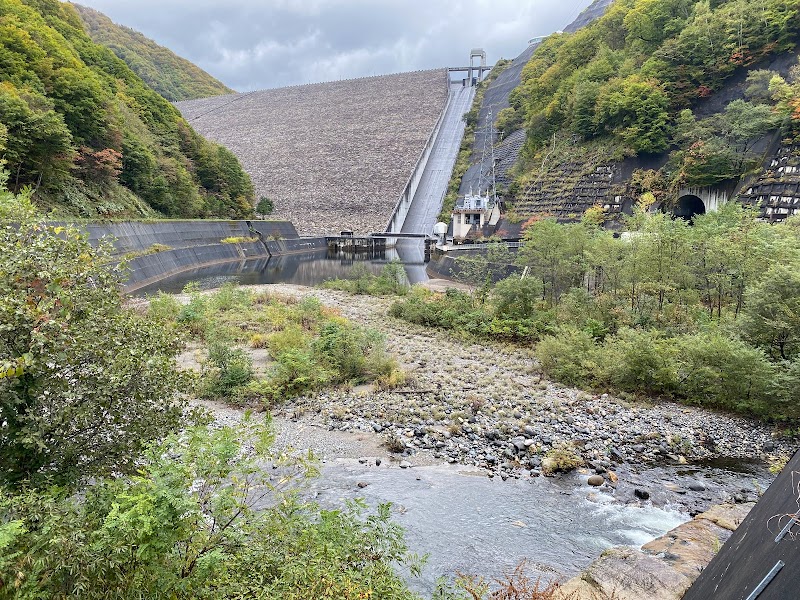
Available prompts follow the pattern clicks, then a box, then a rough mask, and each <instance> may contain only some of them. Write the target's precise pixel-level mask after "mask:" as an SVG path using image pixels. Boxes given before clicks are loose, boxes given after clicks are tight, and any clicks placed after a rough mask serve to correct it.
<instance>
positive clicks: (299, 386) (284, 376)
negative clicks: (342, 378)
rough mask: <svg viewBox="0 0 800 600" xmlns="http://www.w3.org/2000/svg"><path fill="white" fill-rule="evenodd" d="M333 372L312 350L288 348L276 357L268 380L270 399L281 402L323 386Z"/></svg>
mask: <svg viewBox="0 0 800 600" xmlns="http://www.w3.org/2000/svg"><path fill="white" fill-rule="evenodd" d="M331 378H332V377H331V374H330V372H329V371H327V370H326V369H324V368H323V367H322V365H320V364H319V363H318V362H317V361H316V360H315V359H314V354H313V353H312V352H311V351H310V350H300V349H297V348H292V349H288V350H286V351H284V352H282V353H281V354H279V355H278V356H277V357H276V364H275V365H274V367H273V368H272V371H271V372H270V374H269V378H268V380H267V382H268V386H265V391H266V389H267V387H269V388H271V389H270V391H269V395H270V399H271V401H272V402H280V401H283V400H287V399H289V398H294V397H296V396H300V395H302V394H304V393H306V392H308V391H310V390H314V389H317V388H319V387H322V386H323V385H325V384H326V383H328V382H329V381H330V380H331Z"/></svg>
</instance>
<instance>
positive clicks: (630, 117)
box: [597, 75, 670, 153]
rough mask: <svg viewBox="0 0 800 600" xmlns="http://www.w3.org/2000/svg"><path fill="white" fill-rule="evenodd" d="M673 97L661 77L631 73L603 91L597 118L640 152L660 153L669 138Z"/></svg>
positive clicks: (629, 145) (599, 99) (609, 84)
mask: <svg viewBox="0 0 800 600" xmlns="http://www.w3.org/2000/svg"><path fill="white" fill-rule="evenodd" d="M668 108H669V97H668V96H667V94H666V93H665V92H664V90H663V89H662V86H661V84H660V83H659V82H658V81H657V80H653V79H650V80H648V79H644V78H642V77H641V76H640V75H631V76H629V77H626V78H625V79H622V80H619V79H617V80H611V81H610V82H609V83H608V84H606V86H604V87H603V89H602V90H601V91H600V93H599V97H598V100H597V119H598V121H599V122H600V123H601V124H602V126H603V127H604V128H605V130H606V131H608V132H612V133H614V134H616V135H618V136H619V137H620V139H621V140H622V141H623V142H624V143H625V144H626V145H627V146H628V147H630V148H633V149H634V150H635V151H636V152H637V153H638V152H660V151H662V150H664V148H666V146H667V141H668V140H669V124H670V118H669V113H668V110H667V109H668Z"/></svg>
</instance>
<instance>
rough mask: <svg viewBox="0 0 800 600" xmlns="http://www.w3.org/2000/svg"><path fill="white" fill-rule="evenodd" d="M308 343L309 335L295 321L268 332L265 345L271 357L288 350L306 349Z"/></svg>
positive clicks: (309, 340)
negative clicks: (279, 329)
mask: <svg viewBox="0 0 800 600" xmlns="http://www.w3.org/2000/svg"><path fill="white" fill-rule="evenodd" d="M310 344H311V338H310V336H309V335H308V333H307V332H306V331H305V330H304V329H303V328H302V327H300V325H298V324H296V323H290V324H288V325H287V326H286V327H284V329H282V330H281V331H276V332H275V333H272V334H270V336H269V337H268V338H267V347H268V348H269V351H270V354H272V356H273V357H278V356H280V355H281V354H283V353H284V352H286V351H288V350H303V349H308V348H309V346H310Z"/></svg>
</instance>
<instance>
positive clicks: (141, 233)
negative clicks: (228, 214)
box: [79, 220, 326, 292]
mask: <svg viewBox="0 0 800 600" xmlns="http://www.w3.org/2000/svg"><path fill="white" fill-rule="evenodd" d="M79 227H80V228H81V229H83V230H84V231H85V232H86V233H87V235H88V237H89V241H90V242H91V243H92V245H99V244H100V243H101V242H107V243H109V244H111V246H112V249H111V251H112V254H113V255H114V256H115V257H116V258H118V259H119V260H120V261H121V260H123V259H124V260H125V261H126V263H127V268H128V273H129V275H128V279H127V281H126V283H125V286H124V289H125V291H126V292H133V291H136V290H138V289H139V288H142V287H144V286H147V285H150V284H152V283H155V282H157V281H160V280H162V279H166V278H167V277H171V276H173V275H177V274H179V273H183V272H186V271H191V270H195V269H199V268H202V267H208V266H211V265H218V264H224V263H235V262H243V261H248V260H254V259H263V260H266V259H269V257H270V256H280V255H283V254H292V253H296V252H309V251H316V250H321V249H324V248H325V247H326V244H325V238H301V237H299V236H298V235H297V231H296V230H295V228H294V225H292V223H290V222H289V221H201V220H196V221H188V220H187V221H177V220H176V221H152V222H147V221H126V222H122V223H87V224H82V225H80V226H79ZM231 238H239V239H240V240H241V241H238V242H234V243H230V242H223V240H225V239H229V240H230V239H231Z"/></svg>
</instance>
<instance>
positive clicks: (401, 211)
mask: <svg viewBox="0 0 800 600" xmlns="http://www.w3.org/2000/svg"><path fill="white" fill-rule="evenodd" d="M445 86H446V87H447V100H446V101H445V104H444V106H443V107H442V111H441V112H440V113H439V118H438V119H437V120H436V124H435V125H434V126H433V130H432V131H431V134H430V135H429V136H428V139H427V141H426V142H425V147H424V148H423V149H422V152H420V155H419V158H418V159H417V162H416V164H415V165H414V170H413V171H412V172H411V175H410V176H409V178H408V181H407V182H406V186H405V187H404V188H403V191H402V193H401V194H400V199H399V200H398V201H397V204H395V207H394V210H393V211H392V216H391V218H390V219H389V222H388V223H387V224H386V231H388V232H392V233H397V232H399V231H401V230H402V229H403V224H404V223H405V220H406V216H407V215H408V211H409V210H410V209H411V202H412V201H413V200H414V195H415V194H416V193H417V187H419V182H420V180H421V179H422V175H423V173H424V172H425V167H426V166H427V165H428V159H429V158H430V157H431V152H433V148H434V146H435V145H436V140H437V138H438V137H439V132H440V131H441V129H442V124H443V123H444V119H445V116H446V115H447V109H448V108H450V104H451V103H452V101H453V94H452V93H451V91H450V73H448V72H447V71H445Z"/></svg>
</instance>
